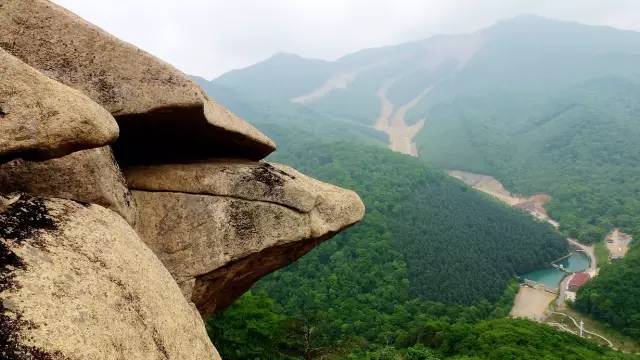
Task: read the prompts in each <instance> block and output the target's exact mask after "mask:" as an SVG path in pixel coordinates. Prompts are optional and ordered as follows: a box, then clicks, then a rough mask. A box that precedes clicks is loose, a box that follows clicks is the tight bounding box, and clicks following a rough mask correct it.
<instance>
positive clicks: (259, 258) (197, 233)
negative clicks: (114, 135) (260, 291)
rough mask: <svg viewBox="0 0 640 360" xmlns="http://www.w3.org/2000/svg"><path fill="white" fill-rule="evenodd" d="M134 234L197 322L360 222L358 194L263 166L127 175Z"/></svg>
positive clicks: (160, 169) (185, 167) (189, 167)
mask: <svg viewBox="0 0 640 360" xmlns="http://www.w3.org/2000/svg"><path fill="white" fill-rule="evenodd" d="M126 176H127V180H128V182H129V186H130V187H131V188H132V189H134V190H133V194H134V197H135V199H136V202H137V203H138V207H139V210H140V221H139V223H138V226H137V229H138V233H139V234H140V236H141V237H142V239H143V240H144V241H145V242H146V243H147V244H148V245H149V247H150V248H151V249H152V250H153V251H154V252H155V253H156V254H157V255H158V257H159V258H160V260H162V262H163V263H164V264H165V266H166V267H167V268H168V269H169V271H170V272H171V273H172V274H173V276H174V277H175V278H176V281H177V282H178V284H180V287H181V288H182V291H183V293H184V294H185V296H186V297H187V298H188V299H190V300H191V301H193V302H194V303H195V305H196V306H197V307H198V310H200V312H201V313H202V314H203V316H208V315H210V314H212V313H214V312H215V311H218V310H220V309H222V308H224V307H225V306H227V305H229V304H230V303H231V302H232V301H233V300H235V299H236V298H237V297H239V296H240V295H241V294H242V293H244V292H245V291H246V290H247V289H248V288H249V287H250V286H251V285H252V284H253V283H254V282H255V281H256V280H258V279H259V278H261V277H262V276H264V275H266V274H268V273H270V272H273V271H275V270H277V269H279V268H281V267H283V266H285V265H287V264H289V263H291V262H293V261H295V260H296V259H297V258H299V257H300V256H302V255H304V254H305V253H306V252H308V251H309V250H311V249H312V248H313V247H314V246H315V245H317V244H318V243H319V242H321V241H323V240H326V239H328V238H329V237H331V236H332V235H334V234H335V233H336V232H338V231H340V230H342V229H344V228H346V227H348V226H350V225H352V224H354V223H355V222H357V221H359V220H360V219H361V218H362V216H363V214H364V205H363V204H362V202H361V201H360V198H359V197H358V195H357V194H355V193H354V192H352V191H349V190H344V189H341V188H338V187H336V186H333V185H329V184H325V183H322V182H320V181H317V180H314V179H311V178H309V177H307V176H305V175H303V174H301V173H299V172H297V171H295V170H294V169H292V168H289V167H287V166H283V165H272V164H269V163H264V162H246V161H245V162H232V161H215V162H206V163H198V164H179V165H158V166H146V167H137V168H131V169H128V170H127V171H126Z"/></svg>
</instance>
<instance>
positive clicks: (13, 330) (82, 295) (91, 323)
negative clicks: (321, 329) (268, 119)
mask: <svg viewBox="0 0 640 360" xmlns="http://www.w3.org/2000/svg"><path fill="white" fill-rule="evenodd" d="M0 29H2V30H1V31H0V60H1V61H2V62H1V63H0V70H2V72H1V73H0V358H9V359H12V360H23V359H78V360H79V359H119V358H122V359H219V356H218V354H217V352H216V351H215V348H214V347H213V345H212V344H211V342H210V341H209V339H208V337H207V334H206V331H205V328H204V323H203V321H202V318H201V316H199V314H198V310H199V311H200V315H202V316H207V315H209V314H211V313H213V312H215V311H219V310H220V309H222V308H224V307H225V306H226V305H228V304H229V303H231V302H232V301H233V300H234V299H236V298H237V297H238V296H240V295H241V294H242V293H243V292H244V291H246V289H248V288H249V287H250V286H251V284H253V283H254V282H255V281H256V280H257V279H258V278H260V277H262V276H264V275H266V274H267V273H269V272H272V271H274V270H276V269H278V268H280V267H282V266H284V265H286V264H288V263H291V262H293V261H295V260H296V259H297V258H298V257H300V256H302V255H303V254H304V253H306V252H307V251H309V250H310V249H311V248H313V247H314V246H315V245H317V244H318V243H319V242H321V241H323V240H326V239H328V238H329V237H331V236H332V235H333V234H335V233H336V232H338V231H340V230H342V229H344V228H346V227H348V226H350V225H351V224H353V223H355V222H357V221H359V220H360V219H361V218H362V216H363V213H364V206H363V204H362V202H361V201H360V199H359V198H358V196H357V195H356V194H355V193H353V192H351V191H348V190H344V189H340V188H337V187H334V186H332V185H328V184H324V183H321V182H319V181H316V180H313V179H311V178H308V177H306V176H304V175H302V174H300V173H298V172H297V171H295V170H293V169H291V168H288V167H286V166H282V165H271V164H268V163H264V162H257V160H260V159H262V158H264V157H265V156H266V155H268V154H269V153H270V152H272V151H273V150H274V149H275V145H274V143H273V142H272V141H271V140H270V139H269V138H267V137H266V136H265V135H263V134H262V133H260V132H259V131H258V130H256V129H255V128H253V127H252V126H251V125H249V124H247V123H246V122H244V121H243V120H241V119H240V118H238V117H236V116H235V115H233V114H232V113H231V112H229V111H228V110H227V109H225V108H224V107H222V106H220V105H218V104H216V103H215V102H213V101H212V100H210V99H209V98H208V97H207V96H206V95H204V93H203V91H202V90H201V89H200V88H199V87H198V86H197V85H195V84H194V83H193V82H192V81H190V80H189V79H188V78H187V77H186V76H185V75H184V74H183V73H181V72H180V71H178V70H176V69H175V68H173V67H171V66H170V65H168V64H166V63H164V62H162V61H160V60H158V59H156V58H154V57H153V56H151V55H149V54H147V53H145V52H143V51H141V50H139V49H137V48H135V47H133V46H131V45H129V44H127V43H124V42H122V41H120V40H118V39H116V38H114V37H113V36H111V35H109V34H107V33H105V32H104V31H102V30H101V29H99V28H97V27H95V26H93V25H91V24H89V23H87V22H85V21H84V20H82V19H80V18H78V17H77V16H75V15H74V14H72V13H70V12H68V11H67V10H65V9H63V8H61V7H59V6H57V5H55V4H52V3H50V2H48V1H46V0H29V1H24V0H0ZM114 118H115V120H114ZM116 122H117V125H116ZM118 125H119V128H118ZM118 131H119V132H120V137H119V138H118ZM116 138H117V140H116ZM114 141H115V142H114ZM112 149H113V152H112ZM113 154H115V158H114V155H113ZM34 160H37V161H34ZM122 166H125V167H126V171H127V175H128V178H129V181H130V182H131V183H130V184H127V183H126V182H125V180H124V177H123V174H122V172H121V170H120V168H121V167H122ZM129 187H131V188H134V189H135V191H133V195H132V192H130V191H129ZM136 200H137V201H136ZM136 202H138V203H139V204H138V206H136ZM127 222H128V223H127ZM132 226H135V229H134V228H133V227H132ZM136 230H137V231H138V233H139V234H140V235H142V237H143V239H142V240H141V238H140V236H139V235H138V233H136ZM145 242H146V243H147V244H149V246H147V245H146V244H145ZM154 252H155V254H154ZM172 275H173V277H172ZM176 280H177V281H176ZM178 285H179V286H178ZM181 290H182V291H181ZM191 302H193V303H195V304H197V309H196V307H194V306H193V303H191Z"/></svg>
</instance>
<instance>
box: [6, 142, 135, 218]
mask: <svg viewBox="0 0 640 360" xmlns="http://www.w3.org/2000/svg"><path fill="white" fill-rule="evenodd" d="M15 191H21V192H27V193H30V194H36V195H41V196H46V197H56V198H63V199H71V200H76V201H79V202H83V203H90V204H91V203H92V204H98V205H102V206H104V207H106V208H109V209H111V210H113V211H115V212H117V213H118V214H120V215H121V216H122V217H123V218H124V219H125V220H127V222H129V224H131V225H135V222H136V219H137V217H138V212H137V209H136V207H135V201H134V199H133V197H132V196H131V193H130V192H129V189H128V188H127V184H126V183H125V180H124V177H123V176H122V173H121V172H120V167H119V166H118V164H117V163H116V161H115V159H114V157H113V154H112V152H111V149H110V148H109V147H108V146H105V147H101V148H97V149H90V150H83V151H78V152H75V153H72V154H69V155H67V156H64V157H61V158H57V159H52V160H47V161H42V162H35V161H24V160H13V161H11V162H8V163H6V164H1V165H0V193H11V192H15Z"/></svg>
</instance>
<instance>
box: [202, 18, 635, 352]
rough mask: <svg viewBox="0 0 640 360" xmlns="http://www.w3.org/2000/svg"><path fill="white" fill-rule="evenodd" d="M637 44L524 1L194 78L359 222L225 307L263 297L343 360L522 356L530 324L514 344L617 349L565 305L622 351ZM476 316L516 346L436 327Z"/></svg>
mask: <svg viewBox="0 0 640 360" xmlns="http://www.w3.org/2000/svg"><path fill="white" fill-rule="evenodd" d="M638 39H640V37H639V36H638V34H636V33H631V32H623V31H619V30H615V29H603V28H600V27H594V26H587V25H581V24H574V23H568V22H563V21H555V20H550V19H545V18H541V17H537V16H521V17H517V18H514V19H508V20H505V21H501V22H499V23H497V24H495V25H493V26H490V27H489V28H486V29H482V30H480V31H477V32H475V33H472V34H466V35H451V36H449V35H446V36H436V37H433V38H429V39H425V40H421V41H417V42H411V43H405V44H399V45H394V46H386V47H381V48H371V49H364V50H362V51H357V52H354V53H351V54H347V55H345V56H344V57H342V58H338V59H337V60H335V61H324V60H314V59H305V58H302V57H300V56H295V55H286V56H285V55H277V56H274V57H271V58H269V59H267V60H265V61H263V62H261V63H258V64H256V65H253V66H251V67H248V68H247V69H243V70H237V71H233V72H230V73H228V74H224V75H223V76H221V77H220V78H218V79H216V80H213V81H211V82H206V83H203V86H205V88H207V86H209V87H208V88H207V89H209V88H211V89H212V91H214V92H213V93H212V96H214V97H220V99H221V100H222V99H224V101H225V102H227V101H228V104H229V106H230V107H231V109H232V110H233V111H235V112H238V113H240V114H241V115H242V116H245V117H247V118H248V119H250V120H251V121H252V122H253V123H255V124H256V126H257V127H259V128H260V129H261V130H263V131H264V132H265V133H268V134H269V135H271V136H273V137H274V139H275V140H276V142H278V143H279V144H281V145H280V149H279V151H278V152H277V153H276V154H275V155H274V156H273V157H272V159H274V160H276V161H282V162H284V163H287V164H292V165H295V166H296V167H298V168H300V169H302V170H303V171H307V172H309V173H310V174H312V175H315V176H317V177H318V178H320V179H323V180H326V181H330V182H333V183H336V184H339V185H342V186H344V187H348V188H352V189H355V190H356V191H358V192H359V193H361V194H362V195H363V199H364V201H365V203H366V205H367V217H366V218H365V221H364V223H363V224H362V225H361V226H359V227H357V228H354V229H353V230H351V231H350V232H349V233H347V234H345V235H344V236H340V237H339V238H338V239H337V240H336V241H334V242H331V243H328V244H326V245H325V246H321V247H320V248H319V249H317V250H316V251H313V252H311V253H310V254H309V255H307V256H306V257H305V258H303V259H301V260H300V261H299V262H298V263H296V264H294V265H293V266H291V267H290V268H287V269H283V270H282V271H280V272H277V273H276V274H274V275H273V276H271V277H269V278H267V279H265V280H264V281H262V282H261V283H260V284H258V286H256V287H255V288H254V290H253V291H255V294H253V295H252V296H248V297H247V298H246V299H244V300H243V302H241V303H239V304H238V306H237V308H235V309H234V310H233V311H230V312H229V313H228V314H225V315H224V316H225V318H224V319H225V321H232V320H233V319H239V318H242V317H243V316H246V315H247V314H248V313H251V311H253V310H252V309H253V306H254V305H255V301H264V302H266V303H269V302H272V303H273V307H272V309H273V312H274V314H275V315H274V318H280V317H282V318H284V319H294V320H292V321H294V323H296V324H298V325H300V324H312V325H313V328H314V329H317V330H316V335H315V339H313V341H312V342H315V345H314V346H316V348H323V347H329V348H332V349H333V351H336V352H337V351H340V350H339V349H340V347H341V346H346V347H348V348H349V349H350V350H348V351H347V353H348V354H350V356H355V357H353V358H354V359H361V358H362V359H371V358H376V359H377V358H386V357H375V356H378V355H377V354H381V353H382V352H383V351H386V350H385V349H388V348H389V347H392V348H393V350H389V351H392V352H393V353H395V354H402V355H401V356H400V357H399V358H404V357H403V356H404V355H406V354H407V351H408V349H410V348H411V346H413V345H415V344H422V345H425V346H427V347H428V348H429V349H433V350H434V351H436V352H437V353H438V355H439V356H440V357H441V358H443V359H444V358H449V357H453V358H455V356H456V355H457V356H461V355H463V354H467V355H469V356H472V355H475V354H478V356H479V357H480V358H482V359H485V358H488V359H492V358H496V356H497V352H499V351H501V350H503V349H508V350H505V351H509V354H510V355H513V354H516V353H517V354H518V355H513V356H511V357H507V358H527V356H529V355H531V353H527V351H526V350H524V349H523V347H522V346H521V345H522V342H523V341H525V342H526V341H529V340H532V339H536V340H539V342H537V343H536V345H535V346H534V348H536V350H535V355H531V356H532V357H531V356H530V357H529V358H543V357H544V355H541V354H542V352H541V351H540V348H543V347H547V346H548V347H550V348H552V350H551V351H550V352H549V353H548V357H549V358H554V359H555V358H580V359H592V358H593V359H600V358H602V357H603V356H612V357H614V358H615V357H616V356H618V354H617V353H616V355H611V352H608V350H606V349H604V350H603V349H600V348H598V347H597V345H596V344H598V345H600V344H602V345H607V342H606V341H604V340H601V341H599V340H597V339H596V338H597V336H594V337H593V338H591V339H589V340H594V341H595V343H592V342H588V341H585V340H584V339H581V338H579V337H575V336H574V335H572V334H576V333H578V329H576V326H575V324H574V322H573V321H572V320H571V319H575V320H576V323H579V321H580V320H584V321H585V329H586V330H587V331H590V332H593V333H596V334H599V335H601V336H604V337H605V338H606V339H608V340H610V341H611V342H612V343H613V345H614V347H615V348H617V349H621V350H625V351H632V352H635V351H637V350H638V347H636V345H635V344H636V342H635V341H633V340H629V339H628V338H625V335H628V336H631V337H636V338H637V337H638V336H640V321H639V320H638V319H640V318H638V316H637V315H638V314H639V309H638V307H637V302H636V301H635V300H634V299H637V298H638V296H640V293H639V291H640V283H639V281H640V280H639V279H640V251H638V248H636V247H635V246H633V242H632V240H631V239H632V237H634V236H635V237H637V236H638V234H640V227H638V222H637V214H638V213H640V201H638V197H637V189H638V186H640V183H638V180H637V179H640V171H639V170H640V168H639V167H638V166H637V164H638V161H640V158H638V156H637V154H639V153H640V150H639V149H640V148H639V147H638V142H637V141H636V140H635V139H637V138H638V137H639V136H640V132H639V131H638V129H639V128H640V127H639V126H638V123H637V113H638V112H640V103H638V100H637V99H639V98H640V78H639V77H638V76H639V75H640V74H639V73H638V70H637V69H638V68H637V61H638V60H639V59H640V46H638V44H640V42H639V41H638ZM465 44H466V45H465ZM463 45H464V46H463ZM467 45H469V46H467ZM471 45H473V46H471ZM462 49H466V50H465V51H462ZM621 54H623V55H621ZM214 94H215V95H214ZM604 134H606V136H604ZM387 149H390V150H392V151H393V152H395V153H397V154H387V153H388V151H387ZM403 155H410V156H403ZM440 169H465V170H467V171H466V172H465V171H455V170H452V171H448V175H450V176H444V175H443V174H442V170H440ZM435 173H439V174H440V175H441V176H436V175H435ZM480 174H491V175H492V176H489V175H480ZM493 176H495V178H494V177H493ZM453 178H457V179H458V180H462V182H464V183H465V184H466V185H468V186H464V185H463V184H462V183H461V182H460V181H457V180H455V179H453ZM496 178H497V179H500V180H501V181H503V183H504V184H507V186H505V185H503V183H501V182H499V181H497V180H496ZM453 184H458V185H459V186H454V185H453ZM471 188H475V189H476V190H479V192H484V193H485V194H480V193H479V192H477V191H472V190H471ZM518 194H533V195H526V196H525V195H518ZM496 199H497V200H498V201H495V200H496ZM499 202H501V203H503V204H500V203H499ZM504 204H506V205H508V206H504ZM516 209H519V210H522V211H516ZM531 216H532V217H533V218H534V219H536V220H538V221H533V220H532V218H531ZM549 225H551V226H549ZM605 238H606V239H607V240H605ZM576 239H578V240H579V241H578V240H576ZM460 249H464V250H465V251H460ZM567 255H568V256H567ZM567 272H568V273H573V272H578V273H584V275H580V276H578V277H574V276H573V275H571V274H569V275H568V274H567ZM516 275H520V277H522V278H524V279H528V281H527V283H528V284H526V285H519V284H518V283H517V282H515V281H512V282H510V279H513V278H514V277H515V276H516ZM574 278H575V281H573V282H572V280H573V279H574ZM523 283H524V281H523ZM580 286H582V287H580ZM570 287H571V289H569V288H570ZM578 288H580V291H576V289H578ZM344 294H346V295H344ZM566 299H569V300H572V301H575V303H574V305H572V306H570V307H569V306H566V304H565V300H566ZM554 311H558V312H562V313H563V314H565V315H568V316H569V317H567V316H564V315H559V314H554V313H553V312H554ZM317 312H319V313H321V314H322V316H320V318H318V317H316V315H317V314H318V313H317ZM509 314H511V316H509ZM520 317H524V318H528V319H532V320H535V322H530V321H529V322H528V321H524V320H522V321H521V320H519V319H515V318H520ZM596 319H597V320H596ZM221 321H222V320H219V321H218V322H217V323H220V322H221ZM283 321H285V320H283ZM285 322H286V321H285ZM545 324H549V325H552V326H554V327H556V328H557V329H560V332H558V331H556V330H553V329H551V330H549V329H548V327H547V326H546V325H545ZM216 326H217V325H216ZM493 326H497V327H498V328H499V330H497V336H498V338H501V336H502V335H505V336H506V337H507V338H508V339H510V340H512V341H513V343H510V344H511V345H513V344H518V345H517V346H515V348H511V347H509V346H508V345H507V346H506V347H505V348H500V347H496V353H492V354H491V355H487V354H482V355H480V353H479V352H476V351H477V349H473V350H470V351H469V352H465V351H464V350H463V351H461V350H460V349H459V348H455V345H454V348H447V345H443V344H442V343H440V342H439V340H437V339H438V336H445V337H446V336H454V339H455V340H453V341H454V342H455V343H460V342H461V341H462V340H461V339H462V338H464V337H465V336H466V335H463V334H478V336H479V338H477V339H475V340H478V339H480V338H482V339H484V337H485V335H486V334H487V333H491V331H492V330H490V329H491V327H493ZM506 329H509V330H508V331H507V330H506ZM458 330H459V332H458ZM217 331H218V334H222V335H215V334H214V335H212V336H213V337H214V338H215V339H218V340H217V341H219V342H221V343H223V344H224V342H225V341H227V340H229V339H228V338H227V337H225V335H224V332H225V331H231V329H227V328H226V327H225V326H222V325H220V326H219V328H218V330H217ZM300 331H302V330H301V329H300V328H296V329H295V330H289V332H288V334H297V333H299V332H300ZM476 331H477V332H476ZM621 333H623V334H625V335H621ZM435 334H447V335H438V336H436V335H435ZM513 334H518V336H515V337H514V336H512V335H513ZM540 334H545V335H544V336H542V335H541V337H537V335H540ZM587 334H588V333H587ZM565 335H566V336H565ZM457 336H459V337H457ZM469 336H471V337H473V336H475V335H469ZM559 337H562V338H563V341H562V344H559V343H555V342H554V340H553V339H556V338H559ZM466 339H467V340H468V341H471V342H473V341H475V340H473V339H470V338H468V337H467V338H466ZM501 339H503V338H501ZM623 339H624V340H623ZM351 341H352V342H353V343H350V344H351V345H346V344H347V343H349V342H351ZM496 341H498V340H496ZM507 342H508V341H507ZM354 343H355V344H356V345H353V344H354ZM552 344H553V345H552ZM568 344H579V345H576V347H571V346H567V345H568ZM280 345H282V344H280ZM312 345H313V344H312ZM416 346H417V345H416ZM532 346H533V345H532ZM240 347H241V346H240ZM311 347H312V348H313V346H311ZM222 348H223V349H225V351H229V350H228V349H238V348H239V346H232V345H229V346H226V347H225V346H223V347H222ZM354 349H356V350H354ZM492 349H493V347H492ZM569 349H571V350H569ZM594 349H600V350H594ZM564 350H567V351H568V352H567V353H564V355H563V356H564V357H563V356H560V355H559V354H560V353H561V352H562V351H564ZM520 351H522V352H520ZM590 351H604V353H603V352H601V353H600V355H595V354H594V353H589V352H590ZM605 353H606V354H607V355H604V354H605ZM372 354H375V355H372ZM524 354H526V355H524ZM519 355H521V356H519ZM332 356H333V357H332ZM371 356H373V357H371ZM620 356H622V357H624V356H623V355H620ZM328 358H336V359H341V358H346V357H341V356H340V355H335V354H334V355H329V356H328ZM389 358H391V357H389Z"/></svg>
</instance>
